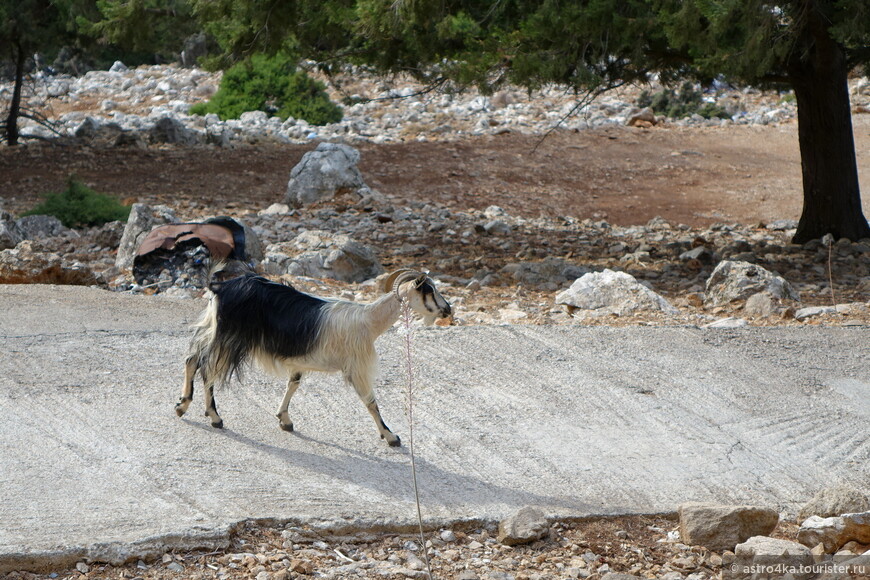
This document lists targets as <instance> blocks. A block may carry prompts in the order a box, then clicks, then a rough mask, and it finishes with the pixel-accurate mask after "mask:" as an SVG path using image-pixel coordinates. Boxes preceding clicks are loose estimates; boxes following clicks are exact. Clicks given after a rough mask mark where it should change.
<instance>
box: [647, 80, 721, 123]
mask: <svg viewBox="0 0 870 580" xmlns="http://www.w3.org/2000/svg"><path fill="white" fill-rule="evenodd" d="M637 104H638V106H640V107H649V108H651V109H652V110H653V111H655V112H656V113H658V114H660V115H665V116H667V117H671V118H672V119H680V118H682V117H691V116H692V115H694V114H698V115H701V116H702V117H704V118H705V119H712V118H713V117H720V118H722V119H730V118H731V115H729V114H728V113H727V112H726V111H725V109H723V108H722V107H720V106H718V105H716V104H715V103H707V102H704V98H703V95H702V94H701V92H700V91H697V90H695V87H693V86H692V84H691V83H683V86H682V87H680V90H679V91H674V90H672V89H665V90H663V91H660V92H658V93H655V94H653V95H651V94H650V93H649V91H643V92H642V93H641V94H640V96H639V97H638V99H637Z"/></svg>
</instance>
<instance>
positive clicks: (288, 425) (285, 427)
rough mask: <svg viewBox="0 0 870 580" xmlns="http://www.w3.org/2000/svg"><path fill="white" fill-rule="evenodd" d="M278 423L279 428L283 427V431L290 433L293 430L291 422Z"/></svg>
mask: <svg viewBox="0 0 870 580" xmlns="http://www.w3.org/2000/svg"><path fill="white" fill-rule="evenodd" d="M278 425H279V426H280V427H281V429H283V430H284V431H289V432H290V433H292V432H293V423H278Z"/></svg>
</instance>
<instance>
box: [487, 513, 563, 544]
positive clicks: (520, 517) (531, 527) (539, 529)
mask: <svg viewBox="0 0 870 580" xmlns="http://www.w3.org/2000/svg"><path fill="white" fill-rule="evenodd" d="M549 532H550V524H549V522H547V519H546V518H545V517H544V513H543V512H542V511H541V510H539V509H537V508H533V507H524V508H522V509H521V510H520V511H518V512H517V513H515V514H514V515H512V516H510V517H508V518H506V519H504V520H502V521H501V522H499V525H498V537H497V539H498V541H499V542H501V543H502V544H504V545H506V546H515V545H517V544H529V543H531V542H534V541H536V540H540V539H541V538H544V537H545V536H547V534H549Z"/></svg>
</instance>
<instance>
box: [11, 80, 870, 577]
mask: <svg viewBox="0 0 870 580" xmlns="http://www.w3.org/2000/svg"><path fill="white" fill-rule="evenodd" d="M185 75H186V76H185ZM140 81H141V82H140ZM215 83H216V78H215V77H214V76H213V75H208V74H206V73H203V72H202V71H193V72H184V73H182V72H181V71H177V70H174V69H173V70H170V71H169V72H166V71H165V70H164V71H161V70H157V69H150V68H144V69H137V70H135V71H119V72H117V73H113V74H109V73H99V74H92V75H91V77H89V78H87V79H83V80H78V79H49V80H47V81H46V83H45V85H44V93H42V94H41V98H43V99H44V106H45V107H47V108H46V111H48V112H51V113H52V115H53V117H54V118H56V119H58V120H60V121H61V122H62V124H63V126H64V127H66V128H67V130H69V131H71V132H75V131H76V130H77V129H79V128H80V127H81V124H82V123H83V122H84V120H85V119H86V118H87V117H92V118H94V119H98V121H97V122H96V125H94V126H104V125H106V124H107V123H109V122H115V123H118V124H119V126H122V125H123V126H125V127H126V126H127V125H125V124H128V125H129V126H131V127H132V126H136V125H137V124H139V126H142V127H146V130H150V129H147V127H149V125H148V123H149V122H150V123H152V124H153V120H154V118H162V117H161V116H165V115H166V114H169V113H171V114H173V115H176V116H178V118H180V119H182V120H183V121H184V122H191V123H194V121H189V120H188V119H186V118H185V117H184V111H186V107H187V106H189V104H190V103H191V102H195V101H196V100H201V99H203V98H206V97H207V96H208V95H209V94H211V92H212V91H213V90H214V86H215ZM343 89H344V90H345V92H347V93H348V94H354V93H355V94H359V95H363V96H367V97H378V96H389V93H390V91H396V90H398V91H400V92H401V91H402V90H405V91H406V92H409V93H412V92H413V91H414V89H415V88H414V87H410V89H401V88H400V89H395V87H393V88H391V87H388V86H380V85H378V84H376V83H372V82H366V83H361V84H359V85H349V84H348V83H345V84H344V87H343ZM2 90H3V89H2V88H0V91H2ZM185 91H186V92H185ZM636 96H637V91H636V90H635V92H634V93H624V94H622V95H617V96H613V97H608V99H610V100H605V101H600V102H598V103H596V104H594V105H590V107H589V108H588V109H587V112H586V113H587V114H586V115H584V116H582V117H579V118H575V119H571V120H570V121H569V122H568V123H567V124H566V125H565V127H564V128H563V129H560V130H557V131H555V132H553V133H552V134H550V135H549V136H548V137H547V138H546V139H545V140H543V141H541V136H542V135H543V133H544V132H546V131H547V130H548V129H549V128H551V127H552V126H553V124H554V121H555V120H557V119H558V118H560V117H561V112H562V110H563V109H564V107H565V104H566V102H568V100H569V99H568V97H567V96H565V95H561V94H558V93H555V92H549V93H547V94H545V95H543V97H542V98H538V99H534V98H526V97H525V96H523V95H522V94H521V93H518V92H508V93H506V94H503V95H501V96H500V97H499V100H497V101H495V102H494V101H492V100H485V99H483V98H482V97H479V96H474V95H472V96H470V97H468V98H465V97H463V98H462V99H460V98H459V97H453V96H450V97H447V96H430V97H426V96H420V97H412V98H408V99H405V100H394V99H388V100H384V101H372V102H371V103H367V104H360V105H355V107H356V108H355V109H354V110H353V111H352V112H351V114H349V115H348V120H347V122H346V124H345V125H343V126H336V127H329V128H325V129H322V130H316V131H315V130H312V129H311V128H310V127H306V126H304V125H301V124H298V123H294V124H291V125H287V126H284V125H283V124H279V125H280V126H279V125H276V124H275V123H274V122H270V121H268V120H265V121H264V120H263V119H260V118H259V117H257V118H256V119H255V118H249V119H248V120H247V121H245V122H244V123H241V124H240V125H238V126H235V125H232V126H229V125H228V126H224V127H222V128H221V131H227V132H228V135H229V137H228V138H227V140H226V141H225V142H220V143H217V144H215V145H193V146H184V145H179V144H172V143H165V142H160V143H156V144H155V143H153V142H149V141H148V140H147V139H145V138H142V139H134V140H133V141H131V142H130V143H128V144H127V145H124V146H120V147H117V146H112V147H108V146H107V145H108V143H106V142H100V141H99V139H96V140H91V141H87V142H86V143H85V144H84V145H82V142H77V143H78V144H77V145H76V146H73V145H72V144H70V143H68V142H51V143H32V144H28V145H26V146H23V147H19V148H16V149H13V150H8V149H4V150H2V151H0V192H2V196H0V209H2V210H6V211H8V212H11V214H13V215H17V214H20V213H21V212H23V211H24V210H26V209H28V208H30V207H32V206H33V205H35V203H37V202H38V201H39V199H40V197H41V196H42V195H44V194H45V193H46V192H48V191H57V190H60V189H61V188H62V186H63V182H64V181H65V179H66V178H67V177H68V176H69V175H70V174H73V173H74V174H77V175H78V176H79V177H80V178H82V179H83V180H84V181H85V182H86V183H88V184H89V185H91V186H92V187H94V188H96V189H97V190H99V191H103V192H107V193H111V194H114V195H117V196H118V197H119V198H121V199H123V200H125V202H127V203H130V202H141V203H147V204H151V205H154V204H165V205H167V206H169V207H171V208H172V209H173V210H174V211H175V213H176V214H177V216H178V217H179V218H181V219H185V220H198V219H202V218H204V217H208V216H213V215H221V214H226V215H231V216H233V217H236V218H239V219H241V220H243V221H245V222H246V223H247V224H248V225H250V226H251V227H252V228H253V229H254V231H255V232H256V233H257V234H258V236H259V237H260V238H261V240H262V242H263V243H264V244H270V243H279V242H284V241H287V240H290V239H292V238H293V237H294V236H295V235H296V234H297V233H299V232H300V231H301V230H303V229H317V230H325V231H329V232H336V233H344V234H348V235H350V236H352V237H353V238H355V239H357V240H358V241H359V242H361V243H363V244H366V245H368V246H370V247H371V248H373V249H374V251H375V252H376V253H377V255H378V257H379V259H380V261H381V263H382V264H383V266H384V267H385V268H387V269H391V268H394V267H403V266H412V267H419V268H426V269H429V270H431V272H432V275H433V277H435V278H437V279H438V280H439V281H440V283H441V290H442V293H443V294H444V295H445V296H446V297H447V298H448V299H449V300H451V301H452V303H453V305H454V307H455V310H456V316H455V320H454V324H458V325H468V324H489V323H510V324H584V325H594V324H690V325H706V324H710V323H714V322H716V321H719V320H722V319H727V318H729V317H733V318H735V319H738V320H744V321H746V323H748V324H752V325H782V324H789V325H802V324H859V325H865V324H870V241H868V240H865V241H862V242H858V243H850V242H847V241H837V242H835V243H834V244H833V245H832V246H830V247H826V246H823V245H822V244H821V243H819V242H812V243H810V244H806V245H803V246H796V245H792V244H790V242H789V239H790V236H791V234H792V233H793V231H794V227H795V220H796V219H797V217H798V214H799V211H800V166H799V156H798V152H797V137H796V126H795V123H794V120H793V119H794V109H793V104H792V103H791V102H790V101H789V100H788V99H787V98H784V96H783V95H779V94H769V93H758V92H756V91H736V92H734V91H732V92H729V93H728V94H726V95H719V96H717V97H716V98H719V99H731V100H732V101H734V103H736V104H735V108H734V110H735V120H733V121H729V122H720V121H716V122H712V123H711V122H707V121H702V120H698V119H694V120H690V121H680V122H677V121H674V120H670V121H668V120H657V124H656V125H654V126H650V125H646V126H639V127H627V126H625V122H626V121H627V117H628V116H629V114H630V112H631V111H632V110H633V99H634V98H636ZM475 99H477V100H475ZM853 100H854V102H853V105H854V112H855V115H854V122H855V128H856V131H855V133H856V145H857V150H858V160H859V166H860V167H861V179H862V183H864V184H865V185H866V184H868V183H870V173H868V171H870V165H868V162H867V160H868V159H870V115H866V114H863V113H864V112H866V111H865V110H864V109H865V108H866V105H867V103H868V102H870V96H868V90H867V82H866V80H861V79H856V80H855V81H853ZM149 119H150V121H149ZM270 124H271V125H272V127H271V129H268V127H269V126H270ZM276 127H277V129H276ZM192 128H193V129H197V130H199V129H202V131H203V132H206V127H204V126H203V127H195V126H193V127H192ZM267 129H268V130H267ZM318 132H319V133H318ZM312 133H318V134H317V135H312ZM221 134H223V133H221ZM338 134H343V135H344V136H345V137H347V139H346V140H347V141H349V142H351V143H352V144H353V145H354V146H355V147H357V148H358V149H359V150H360V151H361V154H362V161H361V163H360V169H361V170H362V173H363V176H364V177H365V179H366V183H367V184H368V185H369V186H370V187H372V188H374V189H376V190H378V191H379V192H380V193H381V194H383V197H381V198H378V199H375V200H371V199H370V200H364V201H362V202H360V201H359V200H357V199H343V198H338V199H335V200H332V201H328V202H323V203H321V204H318V205H316V206H312V207H308V208H304V209H297V210H292V211H288V212H278V213H274V212H270V211H268V208H269V207H270V206H272V204H274V203H276V202H280V201H281V200H282V197H283V194H284V190H285V188H286V184H287V180H288V177H289V172H290V170H291V169H292V167H293V166H294V165H296V163H298V161H299V160H300V158H301V157H302V155H303V154H304V153H305V152H306V151H309V150H310V149H311V148H312V147H313V145H312V144H311V143H310V141H312V140H314V139H316V138H324V137H327V138H328V137H335V136H336V135H338ZM103 135H104V136H105V134H103ZM114 135H115V136H117V134H114ZM280 135H283V137H281V136H280ZM92 136H93V135H91V137H92ZM91 137H88V134H83V135H82V136H81V138H83V139H85V138H91ZM113 145H114V143H113ZM865 189H866V188H865ZM865 197H867V196H865ZM865 214H867V215H870V206H868V205H867V201H866V200H865ZM122 229H123V226H122V225H120V224H109V225H107V226H103V227H100V228H93V229H83V230H76V231H59V232H53V233H52V235H47V236H40V237H37V239H33V240H30V241H26V242H22V243H21V244H19V245H18V247H17V248H15V249H10V250H5V251H4V252H0V255H2V258H0V262H3V260H6V262H5V263H6V264H10V263H12V264H14V263H19V262H21V261H26V260H28V259H36V260H44V261H45V264H47V265H48V266H51V265H52V264H55V265H56V266H57V267H58V268H59V269H60V270H62V271H67V272H80V273H82V278H81V279H78V280H76V282H77V283H87V284H96V285H99V286H102V287H105V288H110V289H113V290H117V291H136V292H145V293H149V292H154V291H156V288H141V287H134V286H133V284H132V280H131V278H130V276H129V275H128V274H127V273H125V272H122V271H119V270H117V269H116V268H115V266H114V263H115V254H116V248H117V245H118V242H119V239H120V236H121V232H122ZM723 259H738V260H742V261H748V262H752V263H755V264H758V265H760V266H763V267H764V268H767V269H769V270H772V271H775V272H778V273H779V274H781V275H782V276H783V277H784V278H785V279H787V280H788V281H789V282H790V283H791V284H792V285H793V286H794V287H795V289H796V290H798V291H799V292H800V301H799V302H794V303H788V304H778V305H775V306H776V307H775V308H772V309H768V310H765V309H757V308H756V309H752V308H750V309H747V308H746V304H745V302H744V301H737V302H735V303H731V304H727V305H719V306H711V305H710V304H706V305H705V289H706V288H705V286H706V282H707V280H708V278H709V276H710V274H711V272H712V271H713V268H714V267H715V266H716V264H717V263H718V262H720V261H721V260H723ZM49 269H50V268H49ZM604 269H612V270H617V271H624V272H627V273H630V274H632V275H633V276H634V277H636V278H637V279H638V280H640V281H641V282H643V283H644V284H646V285H648V286H649V287H651V288H652V289H654V290H655V291H656V292H658V293H659V294H661V295H662V296H664V297H665V298H666V299H667V300H668V301H669V302H670V303H671V304H672V305H674V306H675V307H676V308H677V312H676V313H670V314H664V313H661V312H649V311H644V312H641V313H633V314H632V313H629V314H618V315H617V314H616V313H614V312H613V311H612V310H608V309H602V310H599V311H585V312H582V311H581V312H575V313H574V316H571V315H569V314H568V313H567V312H566V311H565V309H564V308H563V307H561V306H558V305H557V304H556V302H555V296H556V294H557V293H558V292H559V291H560V290H564V289H565V288H567V287H568V286H569V285H570V284H571V282H572V281H573V280H574V279H575V278H576V277H577V276H578V275H580V274H582V273H584V272H587V271H601V270H604ZM31 281H38V280H31ZM293 283H294V284H295V285H297V286H299V287H300V288H301V289H303V290H307V291H311V292H315V293H317V294H321V295H332V296H342V297H347V298H352V299H362V300H368V299H371V298H372V297H373V296H374V295H375V289H374V287H373V285H371V284H346V283H339V282H335V281H329V280H318V279H313V278H311V279H294V280H293ZM131 288H132V290H131ZM172 291H174V292H175V293H176V294H177V295H180V296H188V297H190V296H194V297H195V296H196V294H197V293H196V292H195V291H194V292H191V291H187V290H179V289H174V290H172ZM834 305H838V306H837V307H836V308H835V307H833V306H834ZM811 306H821V307H830V308H820V309H817V310H815V311H812V313H810V314H807V313H806V311H804V314H803V315H800V316H798V313H799V312H801V309H802V308H805V307H811ZM676 529H677V525H676V522H675V520H673V519H670V518H667V517H642V516H638V517H626V518H604V519H593V520H588V521H578V522H556V523H554V524H553V526H552V529H551V535H550V537H549V538H548V539H546V540H540V541H538V542H536V543H534V544H532V545H529V546H516V547H507V546H503V545H501V544H500V543H498V542H497V541H496V540H495V530H494V528H493V527H492V526H491V525H490V526H487V525H483V524H480V525H476V526H475V525H464V526H457V527H455V528H454V529H450V530H447V529H445V530H434V531H431V532H429V533H427V543H430V544H431V545H429V549H430V551H431V557H432V567H433V572H434V575H435V577H437V578H461V579H464V580H473V579H475V578H478V579H480V580H486V579H492V580H501V579H507V578H514V579H517V580H520V579H525V578H527V579H530V580H531V579H534V578H540V579H545V578H587V577H588V578H602V577H604V575H605V574H607V573H613V572H623V573H631V574H636V575H638V576H642V577H661V578H670V579H672V580H677V579H686V578H693V579H702V578H714V577H718V576H719V575H720V573H721V564H722V558H721V554H717V553H713V552H709V551H707V550H704V549H702V548H697V547H694V548H692V547H688V546H685V545H683V544H681V543H680V542H679V536H678V534H676V533H675V532H676ZM776 534H778V535H780V536H781V537H786V538H789V539H794V536H795V534H796V526H794V525H793V524H789V523H782V524H780V527H779V528H778V531H777V532H776ZM421 557H422V548H421V547H420V545H419V540H418V539H417V538H416V537H415V536H414V535H411V534H398V533H384V532H374V531H366V532H358V533H352V534H348V535H346V536H330V535H326V534H320V533H318V532H316V531H313V530H306V529H299V528H296V527H293V526H283V525H275V524H269V523H264V524H253V523H252V524H246V525H243V526H241V527H240V528H239V529H238V530H237V533H236V535H235V537H234V539H233V541H232V544H231V545H230V546H229V547H228V548H226V549H225V550H219V551H216V552H212V553H197V552H193V553H178V554H166V555H165V556H164V557H163V558H162V559H161V560H158V561H148V562H138V563H137V562H133V563H131V564H128V565H125V566H121V567H115V566H104V565H100V564H98V563H97V564H85V563H81V564H80V565H79V566H78V567H77V568H76V569H74V570H58V571H55V573H53V574H51V575H42V576H34V575H31V574H27V573H23V574H12V575H11V576H10V577H11V578H19V577H20V578H31V577H38V578H47V577H51V578H79V577H87V578H110V577H111V578H119V577H120V578H181V577H195V578H199V577H208V578H212V577H213V578H257V579H258V580H269V579H272V578H274V579H276V580H279V579H281V578H306V577H332V578H344V577H382V578H417V577H423V572H422V568H423V566H422V563H421Z"/></svg>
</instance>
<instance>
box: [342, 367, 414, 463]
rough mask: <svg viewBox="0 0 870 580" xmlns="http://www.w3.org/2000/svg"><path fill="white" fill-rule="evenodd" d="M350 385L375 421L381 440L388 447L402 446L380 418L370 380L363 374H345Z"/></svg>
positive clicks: (399, 440)
mask: <svg viewBox="0 0 870 580" xmlns="http://www.w3.org/2000/svg"><path fill="white" fill-rule="evenodd" d="M344 378H345V379H346V380H347V381H348V382H349V383H350V384H351V385H353V388H354V390H355V391H356V394H357V395H359V398H360V399H362V402H363V403H364V404H365V406H366V409H368V412H369V414H370V415H371V416H372V419H374V421H375V426H376V427H377V428H378V433H380V434H381V439H383V440H385V441H386V442H387V443H388V444H389V445H390V447H398V446H400V445H401V444H402V440H401V439H400V438H399V436H398V435H396V434H395V433H393V432H392V431H390V428H389V427H387V424H386V423H384V419H383V418H382V417H381V410H380V409H379V408H378V402H377V401H376V400H375V392H374V389H373V388H372V380H371V378H370V377H369V376H368V375H366V374H364V373H357V374H346V375H345V377H344Z"/></svg>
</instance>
